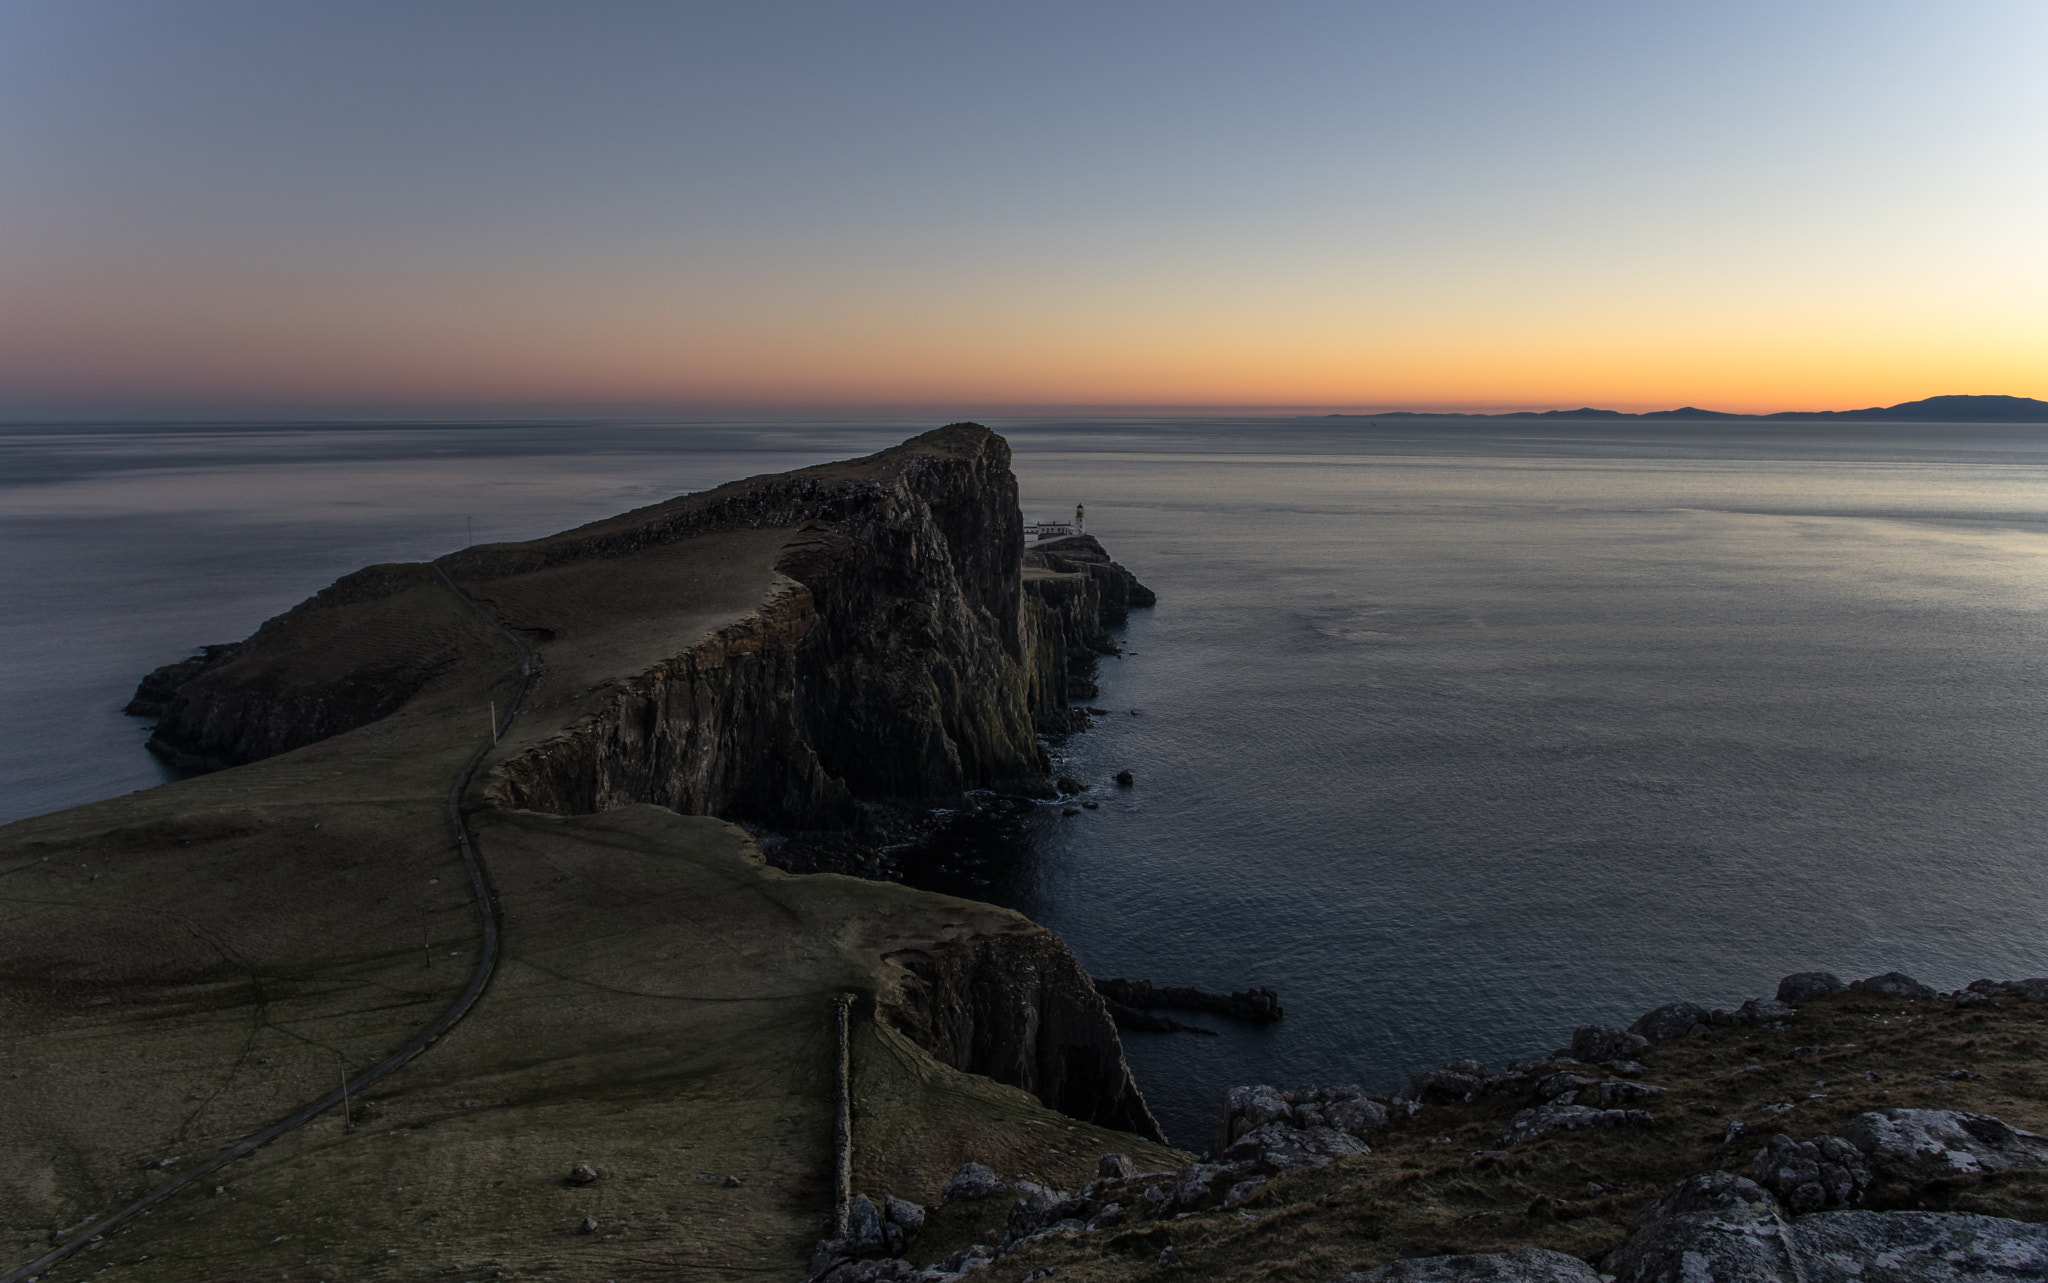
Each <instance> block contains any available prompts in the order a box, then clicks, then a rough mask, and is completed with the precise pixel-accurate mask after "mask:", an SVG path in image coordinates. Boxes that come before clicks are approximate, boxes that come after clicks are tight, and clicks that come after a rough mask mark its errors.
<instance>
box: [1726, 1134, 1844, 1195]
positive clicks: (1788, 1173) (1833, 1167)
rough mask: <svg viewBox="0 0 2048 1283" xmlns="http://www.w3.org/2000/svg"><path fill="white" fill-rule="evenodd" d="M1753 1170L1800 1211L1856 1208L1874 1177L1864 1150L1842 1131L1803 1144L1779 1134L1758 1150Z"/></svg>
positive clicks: (1754, 1175)
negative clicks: (1846, 1139)
mask: <svg viewBox="0 0 2048 1283" xmlns="http://www.w3.org/2000/svg"><path fill="white" fill-rule="evenodd" d="M1749 1172H1750V1176H1751V1177H1752V1178H1753V1179H1754V1180H1755V1181H1756V1183H1757V1184H1758V1185H1760V1186H1762V1187H1763V1188H1764V1189H1767V1190H1769V1191H1770V1192H1771V1193H1773V1194H1776V1195H1777V1196H1778V1198H1779V1200H1780V1201H1782V1202H1783V1203H1784V1204H1785V1206H1787V1207H1789V1208H1791V1209H1792V1210H1794V1211H1796V1212H1819V1211H1824V1210H1826V1209H1828V1208H1831V1207H1854V1206H1856V1205H1857V1204H1859V1203H1861V1202H1862V1201H1863V1196H1864V1194H1865V1193H1867V1192H1868V1191H1869V1189H1870V1179H1871V1176H1870V1164H1869V1162H1868V1160H1867V1159H1866V1158H1865V1156H1864V1154H1863V1153H1862V1151H1860V1150H1858V1149H1857V1148H1856V1146H1854V1145H1851V1144H1850V1143H1849V1142H1848V1141H1845V1140H1843V1139H1842V1138H1841V1137H1839V1136H1822V1137H1819V1138H1818V1139H1816V1140H1811V1141H1807V1142H1805V1143H1804V1144H1802V1143H1800V1142H1799V1141H1795V1140H1793V1139H1792V1138H1791V1137H1790V1136H1787V1135H1784V1134H1783V1133H1780V1134H1778V1135H1776V1136H1773V1137H1771V1140H1770V1143H1769V1144H1767V1145H1765V1146H1764V1147H1763V1148H1762V1149H1760V1150H1758V1151H1757V1152H1756V1159H1755V1161H1753V1162H1752V1163H1751V1164H1750V1168H1749Z"/></svg>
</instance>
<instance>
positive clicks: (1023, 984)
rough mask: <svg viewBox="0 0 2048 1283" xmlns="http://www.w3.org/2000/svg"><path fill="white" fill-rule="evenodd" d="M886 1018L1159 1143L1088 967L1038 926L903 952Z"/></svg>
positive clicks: (944, 1050) (955, 1054) (1008, 1079)
mask: <svg viewBox="0 0 2048 1283" xmlns="http://www.w3.org/2000/svg"><path fill="white" fill-rule="evenodd" d="M891 961H893V962H894V963H896V964H897V966H898V967H900V968H901V973H900V974H901V976H902V980H901V982H900V983H899V984H898V985H897V986H896V988H895V990H894V992H892V993H889V994H885V995H883V996H882V997H881V1000H880V1008H881V1010H880V1015H881V1018H882V1019H884V1020H887V1021H888V1022H889V1023H890V1025H891V1026H893V1027H894V1028H895V1029H896V1030H897V1031H899V1032H900V1033H902V1034H904V1035H905V1036H906V1037H908V1038H910V1039H911V1041H913V1042H915V1043H917V1044H918V1045H919V1046H920V1047H923V1048H924V1049H925V1050H926V1051H928V1052H930V1053H931V1054H932V1055H933V1056H934V1057H935V1058H936V1059H938V1060H940V1061H942V1062H944V1063H945V1064H948V1065H951V1066H952V1067H953V1068H955V1069H964V1070H967V1071H968V1072H970V1073H977V1074H985V1075H987V1076H988V1077H990V1078H993V1079H995V1080H996V1081H997V1082H1002V1083H1008V1084H1010V1085H1011V1086H1013V1087H1021V1088H1023V1089H1024V1090H1025V1091H1028V1092H1030V1093H1031V1094H1032V1095H1034V1096H1036V1097H1038V1098H1039V1099H1040V1100H1042V1101H1044V1102H1045V1103H1046V1104H1047V1105H1050V1106H1051V1107H1052V1108H1054V1109H1057V1110H1059V1111H1060V1112H1062V1113H1065V1114H1069V1115H1072V1116H1073V1117H1075V1118H1086V1119H1089V1120H1090V1121H1093V1122H1097V1123H1101V1124H1103V1125H1104V1126H1108V1127H1115V1128H1118V1129H1120V1130H1123V1131H1129V1132H1135V1133H1137V1134H1138V1135H1140V1136H1144V1137H1147V1138H1148V1139H1151V1140H1162V1139H1163V1136H1162V1133H1161V1132H1160V1130H1159V1124H1158V1123H1157V1122H1156V1121H1154V1119H1153V1117H1152V1113H1151V1111H1150V1110H1149V1109H1147V1108H1146V1106H1145V1098H1144V1097H1143V1096H1142V1095H1140V1094H1139V1092H1138V1085H1137V1083H1136V1082H1135V1081H1134V1080H1133V1079H1132V1077H1131V1071H1130V1068H1129V1067H1128V1066H1127V1065H1125V1064H1124V1058H1123V1044H1122V1043H1121V1042H1119V1041H1118V1039H1117V1033H1116V1024H1115V1022H1114V1021H1112V1020H1111V1019H1110V1015H1109V1011H1108V1009H1107V1007H1105V1006H1104V1004H1103V1001H1102V998H1101V996H1100V995H1098V994H1097V993H1096V992H1095V987H1094V985H1092V984H1091V983H1090V982H1089V980H1088V973H1087V972H1086V971H1084V970H1083V969H1082V967H1081V964H1080V962H1079V961H1078V960H1077V959H1076V958H1075V957H1074V955H1073V953H1072V951H1071V950H1069V949H1068V948H1067V947H1066V945H1065V944H1063V943H1061V941H1060V940H1059V938H1058V937H1057V936H1055V935H1053V934H1052V933H1051V932H1050V931H1047V930H1045V929H1044V928H1042V927H1033V928H1030V929H1028V930H1023V931H1017V932H1010V933H1002V934H984V935H976V936H971V937H968V938H965V939H956V940H950V941H945V942H941V943H938V944H934V945H932V946H930V947H929V948H926V949H920V950H914V951H906V952H902V953H897V954H895V955H893V956H892V957H891Z"/></svg>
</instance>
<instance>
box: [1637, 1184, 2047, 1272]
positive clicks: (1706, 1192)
mask: <svg viewBox="0 0 2048 1283" xmlns="http://www.w3.org/2000/svg"><path fill="white" fill-rule="evenodd" d="M1630 1229H1631V1233H1630V1235H1629V1239H1628V1241H1627V1242H1626V1243H1624V1244H1622V1245H1621V1246H1620V1247H1618V1248H1616V1249H1615V1250H1614V1251H1613V1252H1611V1253H1609V1254H1608V1255H1607V1256H1606V1257H1605V1258H1604V1259H1603V1260H1602V1261H1601V1268H1602V1270H1603V1271H1605V1272H1606V1273H1608V1274H1610V1275H1613V1276H1614V1277H1615V1278H1616V1279H1617V1280H1618V1283H1691V1281H1692V1280H1695V1279H1750V1280H1756V1281H1757V1283H1847V1281H1848V1280H1851V1279H1854V1280H1860V1281H1861V1283H1930V1281H1934V1283H1938V1281H1939V1280H1947V1279H1966V1278H1984V1277H1995V1278H2042V1277H2048V1225H2037V1224H2032V1223H2029V1222H2026V1221H2014V1220H2006V1219H2004V1218H2002V1217H1996V1216H1977V1215H1972V1214H1969V1213H1964V1212H1920V1211H1897V1212H1816V1213H1812V1214H1810V1215H1804V1216H1796V1217H1795V1216H1792V1215H1790V1214H1789V1213H1788V1211H1787V1210H1786V1209H1785V1208H1784V1207H1783V1206H1782V1205H1780V1204H1779V1202H1778V1200H1777V1199H1776V1198H1774V1197H1773V1196H1772V1195H1771V1194H1770V1192H1769V1191H1767V1190H1765V1189H1763V1188H1761V1187H1759V1186H1758V1185H1757V1184H1756V1183H1755V1182H1753V1181H1748V1180H1744V1179H1743V1178H1741V1177H1739V1176H1735V1175H1733V1174H1731V1173H1728V1172H1707V1173H1705V1174H1703V1175H1699V1176H1694V1177H1691V1178H1689V1179H1687V1180H1685V1181H1681V1182H1680V1183H1679V1184H1678V1185H1677V1186H1676V1187H1674V1188H1673V1189H1672V1190H1671V1192H1670V1193H1669V1194H1667V1195H1665V1196H1664V1197H1663V1198H1661V1199H1659V1200H1658V1201H1657V1202H1655V1203H1652V1204H1651V1205H1649V1206H1648V1207H1646V1208H1644V1209H1643V1210H1642V1212H1640V1213H1638V1214H1637V1216H1636V1218H1635V1220H1634V1221H1633V1222H1632V1223H1631V1225H1630Z"/></svg>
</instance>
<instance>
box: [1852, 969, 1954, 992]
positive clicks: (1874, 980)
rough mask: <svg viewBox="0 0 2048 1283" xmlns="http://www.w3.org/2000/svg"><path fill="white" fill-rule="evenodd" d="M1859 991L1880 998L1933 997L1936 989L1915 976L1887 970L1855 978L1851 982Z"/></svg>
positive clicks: (1853, 987)
mask: <svg viewBox="0 0 2048 1283" xmlns="http://www.w3.org/2000/svg"><path fill="white" fill-rule="evenodd" d="M1849 987H1850V988H1851V989H1854V990H1855V991H1856V992H1858V993H1868V994H1875V995H1876V996H1877V997H1880V998H1932V997H1933V996H1934V990H1932V989H1930V988H1928V987H1927V986H1926V985H1923V984H1921V983H1920V982H1919V981H1918V980H1915V979H1914V978H1913V977H1911V976H1909V975H1906V974H1904V973H1903V972H1898V971H1887V972H1885V973H1884V974H1883V975H1881V976H1871V977H1870V978H1869V979H1867V980H1855V981H1851V982H1850V984H1849Z"/></svg>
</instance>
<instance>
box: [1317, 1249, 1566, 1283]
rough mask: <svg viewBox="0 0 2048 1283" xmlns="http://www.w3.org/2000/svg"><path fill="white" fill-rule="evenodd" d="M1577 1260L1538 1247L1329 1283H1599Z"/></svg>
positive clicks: (1411, 1262) (1397, 1265)
mask: <svg viewBox="0 0 2048 1283" xmlns="http://www.w3.org/2000/svg"><path fill="white" fill-rule="evenodd" d="M1599 1280H1600V1273H1599V1271H1597V1270H1595V1269H1594V1268H1593V1267H1592V1266H1590V1265H1588V1264H1586V1263H1585V1262H1584V1261H1582V1260H1580V1259H1579V1258H1578V1257H1576V1256H1566V1255H1565V1254H1564V1253H1562V1252H1553V1251H1550V1250H1549V1249H1548V1248H1541V1247H1518V1248H1515V1249H1514V1250H1513V1251H1508V1252H1490V1253H1486V1254H1484V1255H1474V1256H1417V1257H1410V1258H1409V1259H1407V1260H1402V1261H1393V1262H1391V1263H1389V1264H1386V1265H1382V1266H1380V1267H1379V1268H1378V1269H1376V1270H1366V1271H1364V1272H1363V1273H1359V1274H1339V1275H1338V1276H1337V1277H1336V1278H1335V1279H1332V1280H1331V1283H1599Z"/></svg>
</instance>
